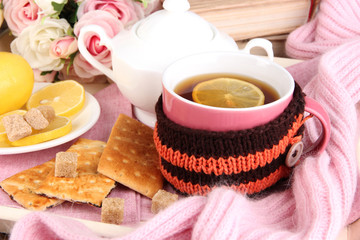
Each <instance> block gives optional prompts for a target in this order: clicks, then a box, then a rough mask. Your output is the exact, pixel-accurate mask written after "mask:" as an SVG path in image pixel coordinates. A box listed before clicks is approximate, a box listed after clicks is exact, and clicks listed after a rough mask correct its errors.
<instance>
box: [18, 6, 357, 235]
mask: <svg viewBox="0 0 360 240" xmlns="http://www.w3.org/2000/svg"><path fill="white" fill-rule="evenodd" d="M359 12H360V2H359V1H358V0H347V1H344V0H323V1H322V2H321V4H320V10H319V13H318V15H317V16H316V18H315V19H314V20H313V21H311V22H309V23H308V24H305V25H304V26H302V27H300V28H299V29H297V30H295V31H294V32H293V33H291V34H290V36H289V38H288V41H287V46H286V47H287V52H288V54H289V55H290V56H292V57H295V58H302V59H309V60H307V61H305V62H303V63H300V64H297V65H295V66H293V67H290V68H289V69H288V70H289V71H290V72H291V73H292V74H293V76H294V78H295V80H296V81H297V82H298V83H299V84H300V85H301V86H302V88H303V90H304V92H305V93H306V94H307V95H309V96H311V97H313V98H314V99H316V100H317V101H318V102H320V103H321V104H322V105H323V106H324V107H325V109H326V110H327V111H328V113H329V116H330V118H331V124H332V133H331V139H330V142H329V145H328V147H327V149H326V151H325V152H324V153H323V154H321V155H310V156H304V157H303V159H302V160H301V164H300V165H298V166H297V167H296V169H295V171H294V174H293V175H292V176H291V178H290V181H289V184H291V188H289V189H288V190H285V191H282V192H276V193H272V194H270V195H268V196H266V197H264V198H262V199H260V200H254V199H248V198H247V197H246V196H243V195H241V194H238V193H236V192H234V191H232V190H229V189H225V188H219V189H216V190H214V191H213V192H212V193H210V195H209V196H208V197H198V196H195V197H188V198H184V199H182V200H180V201H178V202H177V203H175V204H174V205H172V206H171V207H169V208H168V209H166V210H165V211H163V212H161V213H159V214H157V215H156V216H155V217H154V218H152V219H151V220H150V221H148V222H147V223H146V224H145V225H143V226H142V227H140V228H138V229H136V230H135V231H134V232H132V233H130V234H129V235H127V236H125V237H123V238H121V239H167V238H171V239H190V238H193V239H206V240H207V239H210V238H211V239H335V238H336V237H337V235H338V233H339V231H340V230H341V229H342V228H343V227H344V226H346V225H347V224H349V223H351V222H352V221H354V220H356V219H357V218H358V217H359V216H360V203H358V202H360V201H355V199H356V198H357V199H359V196H360V194H359V191H358V190H359V189H358V162H357V158H356V144H357V141H358V134H357V129H358V116H357V107H356V105H357V103H358V102H359V100H360V38H359V36H360V17H359V16H358V13H359ZM305 134H308V135H309V136H310V137H311V136H312V135H314V136H315V135H317V134H318V130H317V125H316V122H315V121H312V122H311V121H309V122H308V123H307V124H306V133H305ZM55 238H56V239H74V240H75V239H100V237H99V236H97V235H95V234H94V233H93V232H92V231H91V230H90V229H88V228H86V227H85V226H84V225H82V224H81V223H79V222H76V221H74V220H69V219H66V220H64V219H63V218H61V217H57V216H53V215H50V214H47V213H32V214H28V215H27V216H25V217H24V218H22V219H21V220H20V221H18V222H17V223H16V224H15V226H14V228H13V231H12V234H11V239H55ZM119 239H120V238H119Z"/></svg>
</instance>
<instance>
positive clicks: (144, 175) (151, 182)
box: [98, 114, 164, 198]
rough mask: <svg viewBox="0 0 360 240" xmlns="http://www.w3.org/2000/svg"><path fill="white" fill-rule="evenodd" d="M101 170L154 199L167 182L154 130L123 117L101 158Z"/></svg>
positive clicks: (120, 118) (99, 169)
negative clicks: (161, 167)
mask: <svg viewBox="0 0 360 240" xmlns="http://www.w3.org/2000/svg"><path fill="white" fill-rule="evenodd" d="M98 171H99V172H100V173H102V174H104V175H105V176H108V177H110V178H112V179H114V180H115V181H117V182H119V183H121V184H123V185H125V186H127V187H129V188H131V189H133V190H135V191H137V192H139V193H141V194H143V195H145V196H147V197H149V198H152V197H153V196H154V195H155V193H156V192H157V191H158V190H159V189H161V188H162V187H163V182H164V179H163V176H162V174H161V171H160V163H159V155H158V153H157V151H156V148H155V144H154V141H153V130H152V129H151V128H150V127H148V126H146V125H144V124H142V123H140V122H139V121H137V120H135V119H132V118H130V117H128V116H126V115H124V114H120V115H119V117H118V119H117V121H116V123H115V125H114V126H113V128H112V130H111V134H110V137H109V140H108V143H107V145H106V147H105V149H104V152H103V154H102V156H101V158H100V162H99V166H98Z"/></svg>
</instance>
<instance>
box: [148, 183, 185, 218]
mask: <svg viewBox="0 0 360 240" xmlns="http://www.w3.org/2000/svg"><path fill="white" fill-rule="evenodd" d="M178 199H179V196H178V195H177V194H173V193H170V192H167V191H165V190H162V189H160V190H159V191H158V192H157V193H155V195H154V197H153V198H152V202H151V212H152V213H155V214H156V213H158V212H160V211H161V210H163V209H165V208H167V207H169V206H170V205H171V204H173V203H174V202H176V201H177V200H178Z"/></svg>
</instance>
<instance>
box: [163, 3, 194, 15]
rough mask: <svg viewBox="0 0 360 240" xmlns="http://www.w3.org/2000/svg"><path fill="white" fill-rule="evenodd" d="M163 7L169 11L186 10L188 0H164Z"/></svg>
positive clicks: (188, 4)
mask: <svg viewBox="0 0 360 240" xmlns="http://www.w3.org/2000/svg"><path fill="white" fill-rule="evenodd" d="M163 8H164V9H165V10H167V11H169V12H186V11H188V10H189V9H190V3H189V1H188V0H165V1H164V3H163Z"/></svg>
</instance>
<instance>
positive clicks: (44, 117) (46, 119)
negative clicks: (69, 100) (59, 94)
mask: <svg viewBox="0 0 360 240" xmlns="http://www.w3.org/2000/svg"><path fill="white" fill-rule="evenodd" d="M24 118H25V120H26V121H27V122H28V123H29V124H30V126H31V127H32V128H34V129H36V130H41V129H44V128H46V127H47V126H49V124H50V122H52V121H53V120H54V119H55V110H54V108H53V107H51V106H39V107H37V108H31V109H30V110H29V111H28V112H27V113H25V115H24Z"/></svg>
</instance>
